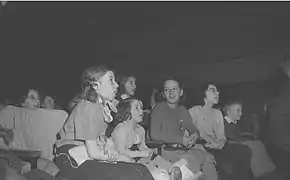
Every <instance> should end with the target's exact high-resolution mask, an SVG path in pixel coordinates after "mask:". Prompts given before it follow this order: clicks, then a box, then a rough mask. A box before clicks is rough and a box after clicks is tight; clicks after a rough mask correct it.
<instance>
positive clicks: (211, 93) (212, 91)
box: [205, 84, 220, 104]
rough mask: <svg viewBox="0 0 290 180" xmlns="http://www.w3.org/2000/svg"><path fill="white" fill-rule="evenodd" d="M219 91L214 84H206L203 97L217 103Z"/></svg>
mask: <svg viewBox="0 0 290 180" xmlns="http://www.w3.org/2000/svg"><path fill="white" fill-rule="evenodd" d="M219 94H220V93H219V91H218V89H217V88H216V86H215V85H212V84H210V85H208V88H207V90H206V91H205V99H206V101H207V102H211V103H213V104H217V103H218V102H219Z"/></svg>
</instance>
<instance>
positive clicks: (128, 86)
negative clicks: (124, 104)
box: [124, 76, 136, 96]
mask: <svg viewBox="0 0 290 180" xmlns="http://www.w3.org/2000/svg"><path fill="white" fill-rule="evenodd" d="M124 87H125V91H126V93H127V94H128V95H130V96H134V95H135V91H136V79H135V77H133V76H131V77H129V78H128V79H127V81H126V83H125V84H124Z"/></svg>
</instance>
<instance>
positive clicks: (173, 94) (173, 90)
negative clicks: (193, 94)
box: [164, 80, 182, 104]
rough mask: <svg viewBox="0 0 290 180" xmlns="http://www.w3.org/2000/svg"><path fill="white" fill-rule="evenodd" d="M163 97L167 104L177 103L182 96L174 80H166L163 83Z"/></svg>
mask: <svg viewBox="0 0 290 180" xmlns="http://www.w3.org/2000/svg"><path fill="white" fill-rule="evenodd" d="M164 95H165V99H166V101H167V102H168V103H170V104H176V103H178V101H179V99H180V96H181V95H182V90H181V89H180V87H179V83H178V82H177V81H175V80H167V81H166V82H165V83H164Z"/></svg>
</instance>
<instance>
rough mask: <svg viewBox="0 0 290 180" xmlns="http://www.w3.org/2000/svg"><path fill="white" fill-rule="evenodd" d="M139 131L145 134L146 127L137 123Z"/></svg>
mask: <svg viewBox="0 0 290 180" xmlns="http://www.w3.org/2000/svg"><path fill="white" fill-rule="evenodd" d="M137 131H138V133H142V134H145V129H144V128H143V126H141V125H139V124H138V125H137Z"/></svg>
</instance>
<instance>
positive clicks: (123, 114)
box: [106, 98, 139, 137]
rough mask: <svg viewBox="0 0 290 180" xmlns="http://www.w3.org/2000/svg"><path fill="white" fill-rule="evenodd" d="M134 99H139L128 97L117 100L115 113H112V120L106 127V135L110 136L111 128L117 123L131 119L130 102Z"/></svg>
mask: <svg viewBox="0 0 290 180" xmlns="http://www.w3.org/2000/svg"><path fill="white" fill-rule="evenodd" d="M135 100H137V101H139V99H136V98H128V99H125V100H121V101H120V102H119V104H118V105H117V107H116V108H117V113H115V114H114V115H113V117H114V120H113V121H112V122H111V123H109V124H108V128H107V129H106V136H108V137H109V136H111V134H112V132H113V130H114V129H115V127H116V126H117V125H118V124H119V123H121V122H124V121H127V120H128V119H131V109H132V102H133V101H135Z"/></svg>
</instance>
